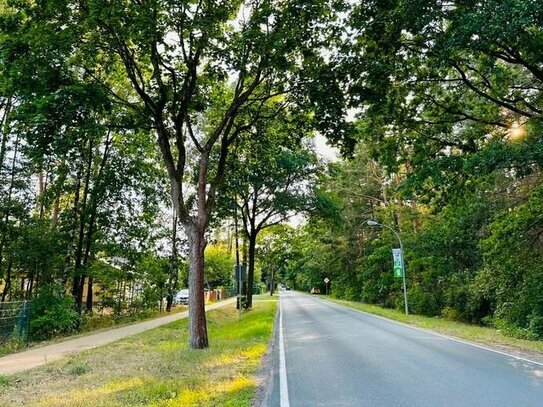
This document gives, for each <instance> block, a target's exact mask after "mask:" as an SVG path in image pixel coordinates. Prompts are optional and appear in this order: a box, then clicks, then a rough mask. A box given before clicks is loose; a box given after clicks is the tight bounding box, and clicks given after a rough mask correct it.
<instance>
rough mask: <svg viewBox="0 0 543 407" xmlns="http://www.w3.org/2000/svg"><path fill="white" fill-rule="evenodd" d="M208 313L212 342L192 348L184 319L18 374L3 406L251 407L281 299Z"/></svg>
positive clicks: (6, 381) (7, 385)
mask: <svg viewBox="0 0 543 407" xmlns="http://www.w3.org/2000/svg"><path fill="white" fill-rule="evenodd" d="M265 298H266V300H267V301H258V300H257V301H255V302H254V306H253V307H254V308H253V310H252V311H250V312H248V313H244V314H243V316H242V318H241V320H239V316H238V315H239V314H238V312H236V310H235V309H233V307H228V308H221V309H218V310H214V311H211V312H209V313H208V314H207V315H208V331H209V337H210V342H211V344H210V345H211V346H210V348H209V349H206V350H191V349H189V348H188V330H187V324H188V321H187V320H186V319H184V320H181V321H178V322H174V323H172V324H168V325H164V326H163V327H160V328H157V329H154V330H152V331H148V332H145V333H143V334H140V335H137V336H133V337H130V338H126V339H123V340H121V341H118V342H115V343H112V344H110V345H107V346H103V347H100V348H97V349H93V350H89V351H85V352H82V353H80V354H78V355H76V356H73V357H71V358H69V359H66V360H63V361H59V362H55V363H51V364H48V365H46V366H44V367H41V368H37V369H33V370H30V371H27V372H24V373H20V374H18V375H15V376H9V377H6V376H4V377H0V405H1V406H18V405H24V406H42V407H49V406H50V407H53V406H54V407H62V406H66V407H68V406H69V407H77V406H81V407H83V406H84V407H86V406H91V405H92V406H93V407H106V406H107V407H116V406H119V407H120V406H154V407H159V406H160V407H166V406H172V407H173V406H175V407H178V406H236V407H238V406H249V405H251V402H252V400H253V398H254V395H255V390H256V386H257V382H256V377H255V375H256V371H257V369H258V367H259V365H260V362H261V358H262V356H263V354H264V353H265V351H266V349H267V345H268V342H269V340H270V338H271V335H272V331H273V320H274V313H275V306H276V302H275V301H269V300H268V299H269V298H270V297H265Z"/></svg>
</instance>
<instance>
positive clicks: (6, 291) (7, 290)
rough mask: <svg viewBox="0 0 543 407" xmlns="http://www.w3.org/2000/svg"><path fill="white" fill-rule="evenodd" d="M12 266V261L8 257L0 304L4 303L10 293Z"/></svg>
mask: <svg viewBox="0 0 543 407" xmlns="http://www.w3.org/2000/svg"><path fill="white" fill-rule="evenodd" d="M12 265H13V259H12V258H11V257H10V259H9V262H8V269H7V271H6V281H5V283H6V284H5V285H4V291H2V301H1V302H5V301H6V298H7V296H8V294H9V293H10V291H11V269H12Z"/></svg>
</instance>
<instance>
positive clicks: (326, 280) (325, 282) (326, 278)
mask: <svg viewBox="0 0 543 407" xmlns="http://www.w3.org/2000/svg"><path fill="white" fill-rule="evenodd" d="M329 282H330V279H329V278H328V277H325V279H324V284H326V295H328V283H329Z"/></svg>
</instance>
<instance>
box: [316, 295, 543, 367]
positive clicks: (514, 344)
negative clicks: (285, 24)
mask: <svg viewBox="0 0 543 407" xmlns="http://www.w3.org/2000/svg"><path fill="white" fill-rule="evenodd" d="M327 299H328V300H329V301H333V302H335V303H338V304H341V305H345V306H347V307H350V308H354V309H357V310H360V311H364V312H367V313H370V314H374V315H379V316H382V317H385V318H388V319H392V320H394V321H398V322H403V323H405V324H409V325H413V326H416V327H418V328H424V329H430V330H432V331H435V332H439V333H442V334H445V335H449V336H453V337H455V338H459V339H465V340H467V341H471V342H477V343H480V344H483V345H488V346H491V347H495V348H498V349H502V350H507V351H515V350H517V351H519V352H520V353H525V352H528V353H533V354H536V355H538V356H540V357H543V341H529V340H526V339H516V338H512V337H510V336H506V335H504V334H503V333H502V332H501V331H500V330H498V329H494V328H489V327H483V326H477V325H471V324H466V323H462V322H457V321H451V320H448V319H445V318H440V317H425V316H421V315H412V314H411V315H405V313H404V312H402V311H398V310H393V309H387V308H381V307H378V306H376V305H370V304H363V303H359V302H352V301H344V300H338V299H333V298H327ZM519 352H516V353H519ZM523 356H530V355H523Z"/></svg>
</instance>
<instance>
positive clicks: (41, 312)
mask: <svg viewBox="0 0 543 407" xmlns="http://www.w3.org/2000/svg"><path fill="white" fill-rule="evenodd" d="M32 313H33V317H32V321H31V324H30V333H31V335H32V338H34V339H35V340H43V339H49V338H52V337H54V336H58V335H66V334H69V333H71V332H74V331H75V330H76V329H77V327H78V325H79V318H80V317H79V314H78V313H77V312H76V311H75V306H74V301H73V298H72V297H69V296H67V295H66V294H64V293H63V292H62V290H59V287H58V286H44V287H41V288H40V290H39V291H38V295H37V298H36V299H35V300H34V302H33V308H32Z"/></svg>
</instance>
